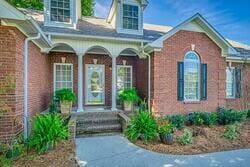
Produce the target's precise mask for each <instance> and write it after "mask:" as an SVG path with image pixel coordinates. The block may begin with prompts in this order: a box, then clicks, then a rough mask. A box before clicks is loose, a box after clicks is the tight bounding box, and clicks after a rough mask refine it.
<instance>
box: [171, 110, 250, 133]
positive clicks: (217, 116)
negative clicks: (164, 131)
mask: <svg viewBox="0 0 250 167" xmlns="http://www.w3.org/2000/svg"><path fill="white" fill-rule="evenodd" d="M247 117H250V110H245V111H236V110H232V109H226V108H219V109H218V110H217V111H216V112H193V113H190V114H187V115H172V116H167V119H168V120H169V121H170V122H172V124H173V125H174V126H175V127H176V128H178V129H181V128H183V127H184V126H185V125H187V126H191V125H196V126H201V125H205V126H211V125H228V124H234V123H236V122H243V121H245V120H246V118H247Z"/></svg>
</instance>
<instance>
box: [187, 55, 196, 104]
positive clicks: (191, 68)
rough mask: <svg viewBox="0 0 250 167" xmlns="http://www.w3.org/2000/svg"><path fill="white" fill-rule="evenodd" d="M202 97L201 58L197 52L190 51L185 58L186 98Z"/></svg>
mask: <svg viewBox="0 0 250 167" xmlns="http://www.w3.org/2000/svg"><path fill="white" fill-rule="evenodd" d="M199 99H200V59H199V56H198V55H197V54H196V53H195V52H188V53H187V54H186V55H185V58H184V100H185V101H196V100H199Z"/></svg>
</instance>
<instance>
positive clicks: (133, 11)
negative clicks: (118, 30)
mask: <svg viewBox="0 0 250 167" xmlns="http://www.w3.org/2000/svg"><path fill="white" fill-rule="evenodd" d="M123 28H124V29H129V30H138V29H139V8H138V6H134V5H128V4H123Z"/></svg>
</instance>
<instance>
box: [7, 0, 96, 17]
mask: <svg viewBox="0 0 250 167" xmlns="http://www.w3.org/2000/svg"><path fill="white" fill-rule="evenodd" d="M8 2H9V3H10V4H12V5H14V6H15V7H18V8H30V9H35V10H43V0H8ZM81 6H82V15H83V16H93V15H94V6H95V3H94V0H81Z"/></svg>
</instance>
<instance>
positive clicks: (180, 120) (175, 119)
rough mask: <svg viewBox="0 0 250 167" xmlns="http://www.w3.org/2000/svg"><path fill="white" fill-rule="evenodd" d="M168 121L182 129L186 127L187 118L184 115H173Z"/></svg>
mask: <svg viewBox="0 0 250 167" xmlns="http://www.w3.org/2000/svg"><path fill="white" fill-rule="evenodd" d="M167 119H169V121H170V122H171V123H172V124H173V126H174V127H176V128H177V129H182V128H183V127H184V125H185V116H184V115H171V116H168V117H167Z"/></svg>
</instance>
